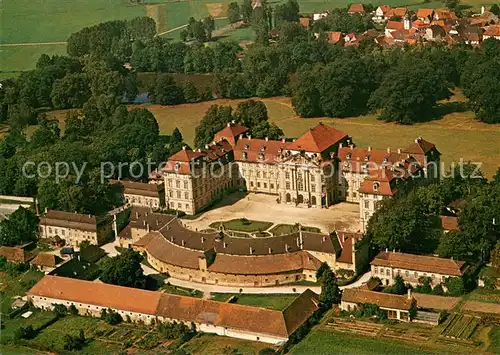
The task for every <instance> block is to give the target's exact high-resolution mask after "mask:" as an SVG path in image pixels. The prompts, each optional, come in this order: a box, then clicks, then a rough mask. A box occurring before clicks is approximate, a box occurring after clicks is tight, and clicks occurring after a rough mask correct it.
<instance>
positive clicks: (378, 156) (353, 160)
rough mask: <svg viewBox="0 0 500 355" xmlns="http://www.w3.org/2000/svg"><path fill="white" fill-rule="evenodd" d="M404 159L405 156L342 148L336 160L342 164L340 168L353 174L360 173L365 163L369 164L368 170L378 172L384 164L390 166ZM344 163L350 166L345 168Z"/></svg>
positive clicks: (385, 151) (372, 150)
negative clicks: (353, 172)
mask: <svg viewBox="0 0 500 355" xmlns="http://www.w3.org/2000/svg"><path fill="white" fill-rule="evenodd" d="M406 157H407V154H402V153H401V154H400V153H397V152H388V151H387V150H378V149H371V148H360V147H342V148H339V150H338V158H339V159H340V161H341V162H342V166H341V168H342V169H343V170H348V171H355V172H361V171H362V168H363V165H364V164H366V163H369V164H368V167H369V168H370V170H378V169H379V168H380V167H381V166H382V165H384V164H385V165H387V166H392V165H394V164H395V163H397V162H400V161H402V160H404V159H405V158H406ZM346 163H350V166H349V167H347V164H346Z"/></svg>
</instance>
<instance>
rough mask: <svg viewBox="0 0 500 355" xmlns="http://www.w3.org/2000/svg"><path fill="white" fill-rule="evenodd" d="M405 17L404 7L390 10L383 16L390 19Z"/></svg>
mask: <svg viewBox="0 0 500 355" xmlns="http://www.w3.org/2000/svg"><path fill="white" fill-rule="evenodd" d="M405 15H406V7H396V8H393V9H391V10H390V11H389V12H388V13H387V14H386V15H385V16H386V17H388V18H391V17H393V16H398V17H401V18H402V17H404V16H405Z"/></svg>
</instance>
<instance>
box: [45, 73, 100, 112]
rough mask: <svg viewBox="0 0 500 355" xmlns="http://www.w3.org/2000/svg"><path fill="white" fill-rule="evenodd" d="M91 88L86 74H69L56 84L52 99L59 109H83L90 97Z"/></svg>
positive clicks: (51, 95)
mask: <svg viewBox="0 0 500 355" xmlns="http://www.w3.org/2000/svg"><path fill="white" fill-rule="evenodd" d="M90 94H91V93H90V88H89V85H88V82H87V78H86V76H85V75H84V74H68V75H66V76H65V77H64V78H63V79H58V80H56V81H55V82H54V87H53V89H52V93H51V94H50V97H51V99H52V104H53V105H54V107H55V108H57V109H66V108H74V107H82V106H83V104H84V103H85V102H87V100H88V99H89V97H90Z"/></svg>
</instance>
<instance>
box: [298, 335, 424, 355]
mask: <svg viewBox="0 0 500 355" xmlns="http://www.w3.org/2000/svg"><path fill="white" fill-rule="evenodd" d="M311 349H314V354H315V355H326V354H386V355H389V354H394V355H399V354H412V355H418V354H431V353H432V352H431V351H430V350H429V351H426V350H425V349H424V348H423V347H421V346H420V345H418V343H416V342H414V343H413V344H406V343H403V342H399V341H395V340H394V341H393V340H390V339H385V338H384V339H381V338H372V337H364V336H359V335H358V334H351V333H340V332H331V331H325V330H320V329H313V331H311V333H309V334H308V335H307V336H306V337H305V338H304V340H302V341H301V342H300V343H299V344H297V345H295V346H294V347H293V348H292V350H291V352H290V354H292V355H302V354H304V355H305V354H310V353H311Z"/></svg>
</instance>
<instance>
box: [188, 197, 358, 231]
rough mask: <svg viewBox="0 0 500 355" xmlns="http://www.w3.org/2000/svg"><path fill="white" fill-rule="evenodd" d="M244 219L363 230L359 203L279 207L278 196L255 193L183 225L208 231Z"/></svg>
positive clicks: (216, 208) (227, 200)
mask: <svg viewBox="0 0 500 355" xmlns="http://www.w3.org/2000/svg"><path fill="white" fill-rule="evenodd" d="M243 217H245V218H247V219H250V220H257V221H266V222H273V223H275V224H280V223H284V224H292V225H294V224H295V223H300V224H302V225H304V226H309V227H317V228H319V229H321V231H322V232H323V233H330V232H332V231H334V230H346V231H352V232H356V231H358V230H360V221H359V206H358V205H357V204H351V203H339V204H336V205H333V206H330V207H329V208H307V207H296V206H295V205H287V204H278V203H277V202H276V196H272V195H265V194H255V193H249V194H246V195H245V194H243V193H235V194H232V195H231V196H228V197H227V198H226V199H224V200H223V201H222V202H221V203H220V204H218V205H216V206H215V207H214V208H212V209H211V210H209V211H207V212H205V213H203V214H202V215H201V216H200V217H198V218H196V219H194V220H189V219H184V220H183V222H185V223H186V224H187V225H188V226H190V227H191V228H193V229H194V228H198V230H201V229H206V228H209V225H210V224H211V223H213V222H217V221H224V220H230V219H235V218H243Z"/></svg>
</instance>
